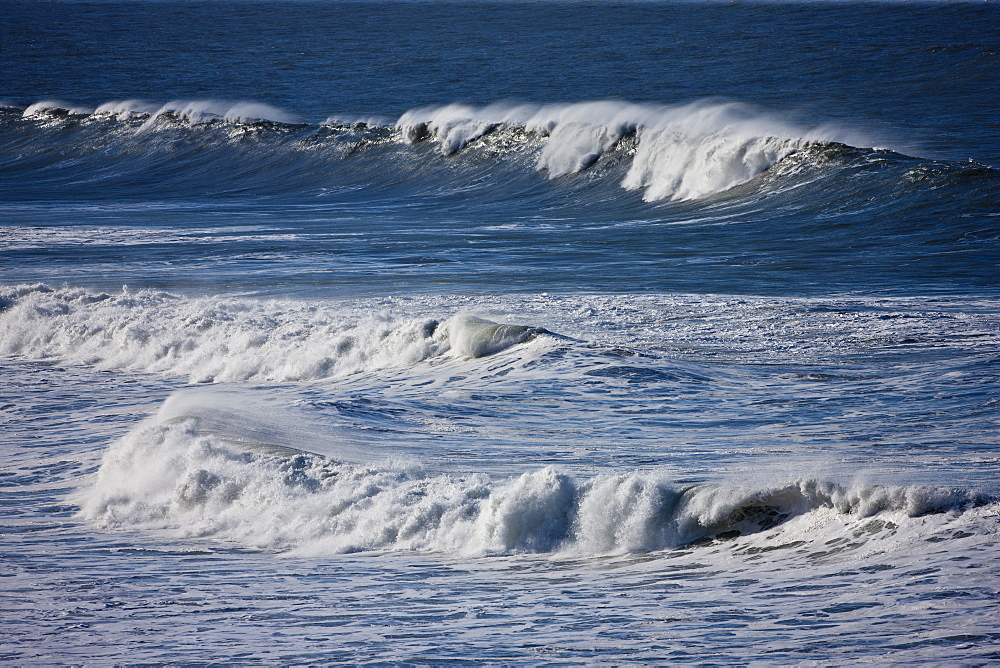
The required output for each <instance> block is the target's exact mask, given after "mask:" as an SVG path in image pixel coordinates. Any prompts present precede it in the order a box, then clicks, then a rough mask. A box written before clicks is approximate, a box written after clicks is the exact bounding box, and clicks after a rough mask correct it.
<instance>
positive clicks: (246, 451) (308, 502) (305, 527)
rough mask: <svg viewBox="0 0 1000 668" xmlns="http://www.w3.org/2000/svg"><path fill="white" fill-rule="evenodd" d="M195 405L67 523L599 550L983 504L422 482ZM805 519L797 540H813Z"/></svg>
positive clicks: (91, 493) (769, 491) (656, 483)
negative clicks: (272, 438) (212, 416)
mask: <svg viewBox="0 0 1000 668" xmlns="http://www.w3.org/2000/svg"><path fill="white" fill-rule="evenodd" d="M198 405H199V406H200V407H201V410H200V413H197V414H195V413H189V412H186V411H185V410H183V408H182V409H181V410H177V409H176V406H174V407H171V406H170V402H168V405H165V406H164V409H163V410H161V413H160V415H158V416H155V417H153V418H151V419H149V420H148V421H147V422H146V423H144V424H142V425H140V426H139V427H137V428H136V429H134V430H133V431H132V432H130V433H128V434H127V435H125V436H124V437H122V438H121V439H119V440H118V441H116V442H115V443H114V444H112V445H111V447H110V448H109V449H108V451H107V453H106V454H105V456H104V459H103V462H102V465H101V468H100V470H99V472H98V474H97V477H96V480H95V481H94V484H93V485H92V486H91V487H88V488H87V489H85V490H82V491H81V492H80V495H79V498H78V499H77V501H78V502H79V503H80V506H81V515H82V516H83V517H85V518H88V519H91V520H94V521H96V522H99V523H101V524H103V525H105V526H109V527H124V528H137V527H141V528H157V529H170V530H174V531H178V532H180V533H181V534H183V535H187V536H205V537H213V538H217V539H222V540H234V541H239V542H241V543H243V544H246V545H251V546H254V547H258V548H266V549H276V550H292V551H297V552H299V553H308V554H329V553H343V552H355V551H369V550H379V551H383V550H426V551H436V552H455V553H466V554H510V553H518V552H553V551H567V552H574V553H583V554H609V553H628V552H643V551H649V550H660V549H669V548H674V547H679V546H684V545H689V544H691V543H692V542H696V541H699V540H702V539H705V538H712V537H716V538H720V537H721V538H729V537H733V536H737V535H741V536H750V535H755V534H758V533H760V532H764V531H769V530H772V529H775V528H779V527H781V526H783V525H785V524H786V523H791V521H792V520H793V519H795V518H798V517H801V516H806V515H809V514H814V513H815V514H817V518H819V516H820V515H822V516H823V517H826V518H827V520H825V521H827V523H828V524H830V523H832V525H833V526H835V527H842V526H843V525H844V523H845V522H847V523H852V522H858V521H861V520H865V519H866V518H871V517H874V516H876V515H879V516H882V517H883V518H884V521H883V522H882V523H880V524H879V527H884V526H889V525H891V524H892V522H902V521H905V520H906V518H908V517H914V516H923V515H927V514H936V513H942V512H946V511H962V510H967V509H970V508H972V507H975V506H980V505H983V504H987V503H991V502H990V501H989V500H988V499H984V498H980V497H978V496H977V495H975V494H971V493H968V492H963V491H958V490H942V489H934V488H924V487H885V486H872V485H864V484H854V485H839V484H835V483H831V482H824V481H820V480H815V479H800V480H791V481H787V482H784V483H779V484H759V485H756V486H755V485H753V484H732V485H727V484H713V485H708V484H706V485H688V486H683V485H677V484H675V483H673V482H671V481H670V479H669V478H667V477H666V476H664V475H660V474H657V473H656V472H620V473H603V474H599V475H596V476H594V477H592V478H589V479H586V480H577V479H574V478H573V477H571V476H569V475H567V474H565V473H562V472H560V471H558V470H556V469H553V468H551V467H545V468H538V469H533V470H528V471H526V472H524V473H523V474H521V475H517V476H514V477H511V478H506V479H491V478H489V477H487V476H485V475H482V474H475V473H470V474H467V475H460V474H441V473H431V472H428V471H424V470H422V469H421V468H420V467H419V466H416V465H413V464H410V465H405V466H400V465H391V464H385V463H382V464H380V463H377V462H367V463H366V462H361V461H359V460H358V453H359V452H362V450H361V449H358V448H351V447H350V446H347V447H346V449H345V456H344V457H340V456H339V455H338V448H339V443H338V439H339V438H340V436H339V435H338V434H337V433H335V432H329V433H328V434H327V436H326V438H327V439H328V442H326V443H319V442H317V441H313V442H312V443H311V444H310V443H307V445H311V446H312V447H321V448H323V449H324V450H325V451H327V452H330V453H332V456H329V457H327V456H319V455H315V454H309V453H307V452H304V451H295V450H294V449H292V448H288V447H287V445H288V442H287V441H286V442H285V443H282V444H281V445H282V446H283V449H282V450H279V451H275V450H274V449H273V448H270V447H268V444H267V443H261V442H259V441H258V439H259V437H260V436H261V435H263V436H265V437H266V436H267V434H268V431H267V430H263V431H262V430H260V429H258V428H257V427H255V426H254V425H253V424H248V423H246V422H244V420H243V419H242V418H241V417H240V415H239V412H238V411H237V412H229V413H227V412H225V411H223V412H221V413H219V415H221V416H222V418H220V419H221V420H223V421H224V420H225V416H226V415H227V414H228V415H230V416H231V417H230V419H232V420H233V422H232V424H230V425H229V426H228V427H221V426H220V419H216V420H214V421H210V422H205V420H204V416H205V415H206V408H205V405H206V402H205V398H204V397H200V398H199V402H198ZM208 412H210V411H208ZM186 413H187V414H186ZM271 413H273V411H272V412H269V414H271ZM279 432H280V433H285V432H284V430H283V429H282V430H273V433H279ZM291 433H292V435H293V436H294V437H299V435H300V434H302V433H304V432H302V431H301V430H300V431H299V432H294V431H293V432H291ZM317 434H318V432H315V431H314V432H312V435H311V436H309V437H308V438H310V439H315V438H318V437H319V438H321V436H317ZM830 518H833V519H830ZM836 518H840V519H836ZM817 521H818V520H817ZM813 524H814V523H813V522H806V523H805V525H804V526H805V527H806V528H805V530H806V531H807V532H809V531H813V532H814V531H816V528H815V527H814V526H813ZM810 527H812V528H810ZM800 529H801V527H800ZM868 531H872V530H871V529H870V528H869V529H868ZM855 534H856V535H857V532H855ZM806 538H807V539H809V540H820V541H823V540H826V539H827V538H829V536H827V535H824V534H822V533H819V534H814V535H811V536H809V535H807V536H806Z"/></svg>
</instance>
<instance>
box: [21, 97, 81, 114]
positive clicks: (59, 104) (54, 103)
mask: <svg viewBox="0 0 1000 668" xmlns="http://www.w3.org/2000/svg"><path fill="white" fill-rule="evenodd" d="M93 111H94V109H93V108H92V107H87V106H84V105H79V104H71V103H69V102H65V101H63V100H39V101H38V102H35V103H34V104H31V105H29V106H28V108H27V109H25V110H24V112H23V113H22V116H23V117H24V118H45V117H52V116H87V115H89V114H91V113H93Z"/></svg>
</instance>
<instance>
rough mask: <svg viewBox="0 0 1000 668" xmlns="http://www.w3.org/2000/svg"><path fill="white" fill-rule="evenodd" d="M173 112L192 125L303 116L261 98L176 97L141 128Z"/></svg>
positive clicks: (286, 119)
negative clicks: (246, 99) (193, 98)
mask: <svg viewBox="0 0 1000 668" xmlns="http://www.w3.org/2000/svg"><path fill="white" fill-rule="evenodd" d="M164 115H170V116H173V117H176V118H179V119H180V120H182V121H184V122H186V123H187V124H188V125H189V126H191V127H194V126H196V125H202V124H205V123H212V122H215V121H220V120H221V121H225V122H227V123H234V124H251V123H258V122H260V121H270V122H273V123H286V124H295V123H299V122H301V121H299V119H298V118H297V117H296V116H293V115H292V114H289V113H288V112H286V111H283V110H281V109H278V108H277V107H272V106H271V105H268V104H263V103H260V102H226V101H221V100H172V101H170V102H167V103H166V104H164V105H161V106H160V107H159V108H158V109H157V110H156V111H154V112H153V113H152V115H151V116H150V118H149V120H147V121H146V122H145V123H144V124H143V125H142V128H140V129H147V128H150V127H152V126H153V124H154V123H155V122H156V120H157V119H158V118H160V117H161V116H164Z"/></svg>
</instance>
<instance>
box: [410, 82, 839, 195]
mask: <svg viewBox="0 0 1000 668" xmlns="http://www.w3.org/2000/svg"><path fill="white" fill-rule="evenodd" d="M499 127H517V128H521V129H523V130H524V131H525V132H528V133H535V134H536V135H538V136H540V137H544V138H545V144H544V146H543V147H542V149H541V151H540V153H539V154H538V157H537V160H536V167H537V168H538V169H539V170H540V171H544V172H546V173H547V174H548V175H549V177H550V178H557V177H561V176H565V175H568V174H574V173H577V172H580V171H582V170H585V169H587V168H588V167H590V166H592V165H593V164H594V163H595V162H597V160H599V159H600V158H601V156H603V155H605V154H606V153H608V152H609V151H611V150H613V149H614V148H615V147H616V146H618V145H619V142H621V140H622V139H623V138H625V137H629V136H634V137H635V138H636V149H635V154H634V156H633V158H632V163H631V166H630V168H629V169H628V172H627V173H626V175H625V177H624V179H623V180H622V186H623V187H624V188H626V189H628V190H643V191H644V194H643V197H644V199H646V200H647V201H653V200H661V199H674V200H688V199H697V198H701V197H705V196H708V195H712V194H714V193H718V192H722V191H724V190H728V189H729V188H732V187H733V186H735V185H739V184H741V183H744V182H746V181H749V180H750V179H752V178H754V177H755V176H757V175H759V174H760V173H762V172H763V171H765V170H766V169H768V168H769V167H771V166H773V165H774V164H776V163H777V162H779V161H780V160H782V159H783V158H785V157H787V156H788V155H791V154H792V153H794V152H796V151H798V150H800V149H801V148H803V147H805V146H807V145H809V144H811V143H814V142H819V141H834V140H835V136H834V133H833V132H832V131H830V130H829V129H823V128H813V129H803V128H798V127H795V126H793V125H791V124H789V123H785V122H783V121H781V120H778V119H776V118H774V117H772V116H769V115H767V114H764V113H761V112H758V111H755V110H753V109H751V108H750V107H747V106H746V105H741V104H738V103H734V102H724V103H723V102H706V101H702V102H696V103H691V104H686V105H679V106H668V105H651V104H631V103H625V102H607V101H605V102H585V103H577V104H545V105H527V104H517V105H488V106H483V107H476V106H470V105H461V104H451V105H446V106H441V107H423V108H419V109H414V110H411V111H409V112H407V113H405V114H403V116H402V117H400V119H399V121H398V122H397V128H398V129H399V131H400V132H401V133H402V135H403V138H404V139H405V140H406V141H409V142H416V141H420V140H422V139H428V138H429V139H433V140H434V141H435V142H437V143H438V145H439V146H440V149H441V152H442V154H444V155H446V156H447V155H452V154H453V153H456V152H457V151H460V150H462V149H463V148H465V147H466V146H468V145H469V144H471V143H472V142H474V141H476V140H477V139H480V138H481V137H483V136H485V135H487V134H489V133H491V132H493V131H495V130H496V129H497V128H499Z"/></svg>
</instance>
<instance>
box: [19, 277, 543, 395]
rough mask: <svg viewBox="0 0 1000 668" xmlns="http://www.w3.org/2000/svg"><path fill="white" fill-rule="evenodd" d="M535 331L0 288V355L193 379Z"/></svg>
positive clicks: (306, 368)
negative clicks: (166, 374) (158, 373)
mask: <svg viewBox="0 0 1000 668" xmlns="http://www.w3.org/2000/svg"><path fill="white" fill-rule="evenodd" d="M539 335H543V336H549V337H554V336H556V335H554V334H552V333H551V332H548V331H547V330H545V329H542V328H540V327H532V326H527V325H515V324H503V323H495V322H491V321H489V320H486V319H483V318H480V317H476V316H473V315H469V314H465V313H458V314H454V315H451V316H449V317H446V318H442V319H440V320H438V319H433V318H397V317H394V316H392V315H390V314H388V313H371V312H367V311H365V312H360V313H357V314H355V315H351V314H350V313H348V312H345V311H343V310H339V309H337V308H335V307H334V306H331V305H323V304H319V305H317V304H314V303H313V304H307V303H300V302H294V301H282V302H268V301H260V300H251V299H246V300H243V299H239V298H231V297H211V298H194V299H192V298H181V297H177V296H175V295H171V294H169V293H165V292H157V291H152V290H143V291H138V292H135V293H132V292H129V291H128V290H127V289H124V290H123V291H122V292H121V293H119V294H114V295H112V294H107V293H95V292H90V291H86V290H80V289H73V288H62V289H57V290H54V289H52V288H49V287H47V286H44V285H34V286H18V287H14V288H5V289H3V290H2V291H0V355H3V356H5V357H8V358H15V359H28V360H47V361H57V362H59V363H63V364H83V365H88V366H92V367H94V368H97V369H105V370H108V369H127V370H134V371H146V372H160V373H169V374H172V375H178V376H186V377H187V378H188V379H189V380H190V382H192V383H208V382H221V381H252V382H265V381H266V382H271V381H273V382H289V381H305V380H321V379H325V378H332V377H340V376H345V375H348V374H351V373H355V372H359V371H373V370H376V369H386V368H394V367H404V366H410V365H412V364H415V363H417V362H420V361H423V360H426V359H430V358H434V357H443V356H446V355H450V356H453V357H458V358H477V357H483V356H486V355H492V354H495V353H498V352H500V351H502V350H505V349H507V348H510V347H511V346H516V345H518V344H521V343H526V342H528V341H530V340H532V339H533V338H535V337H536V336H539Z"/></svg>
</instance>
